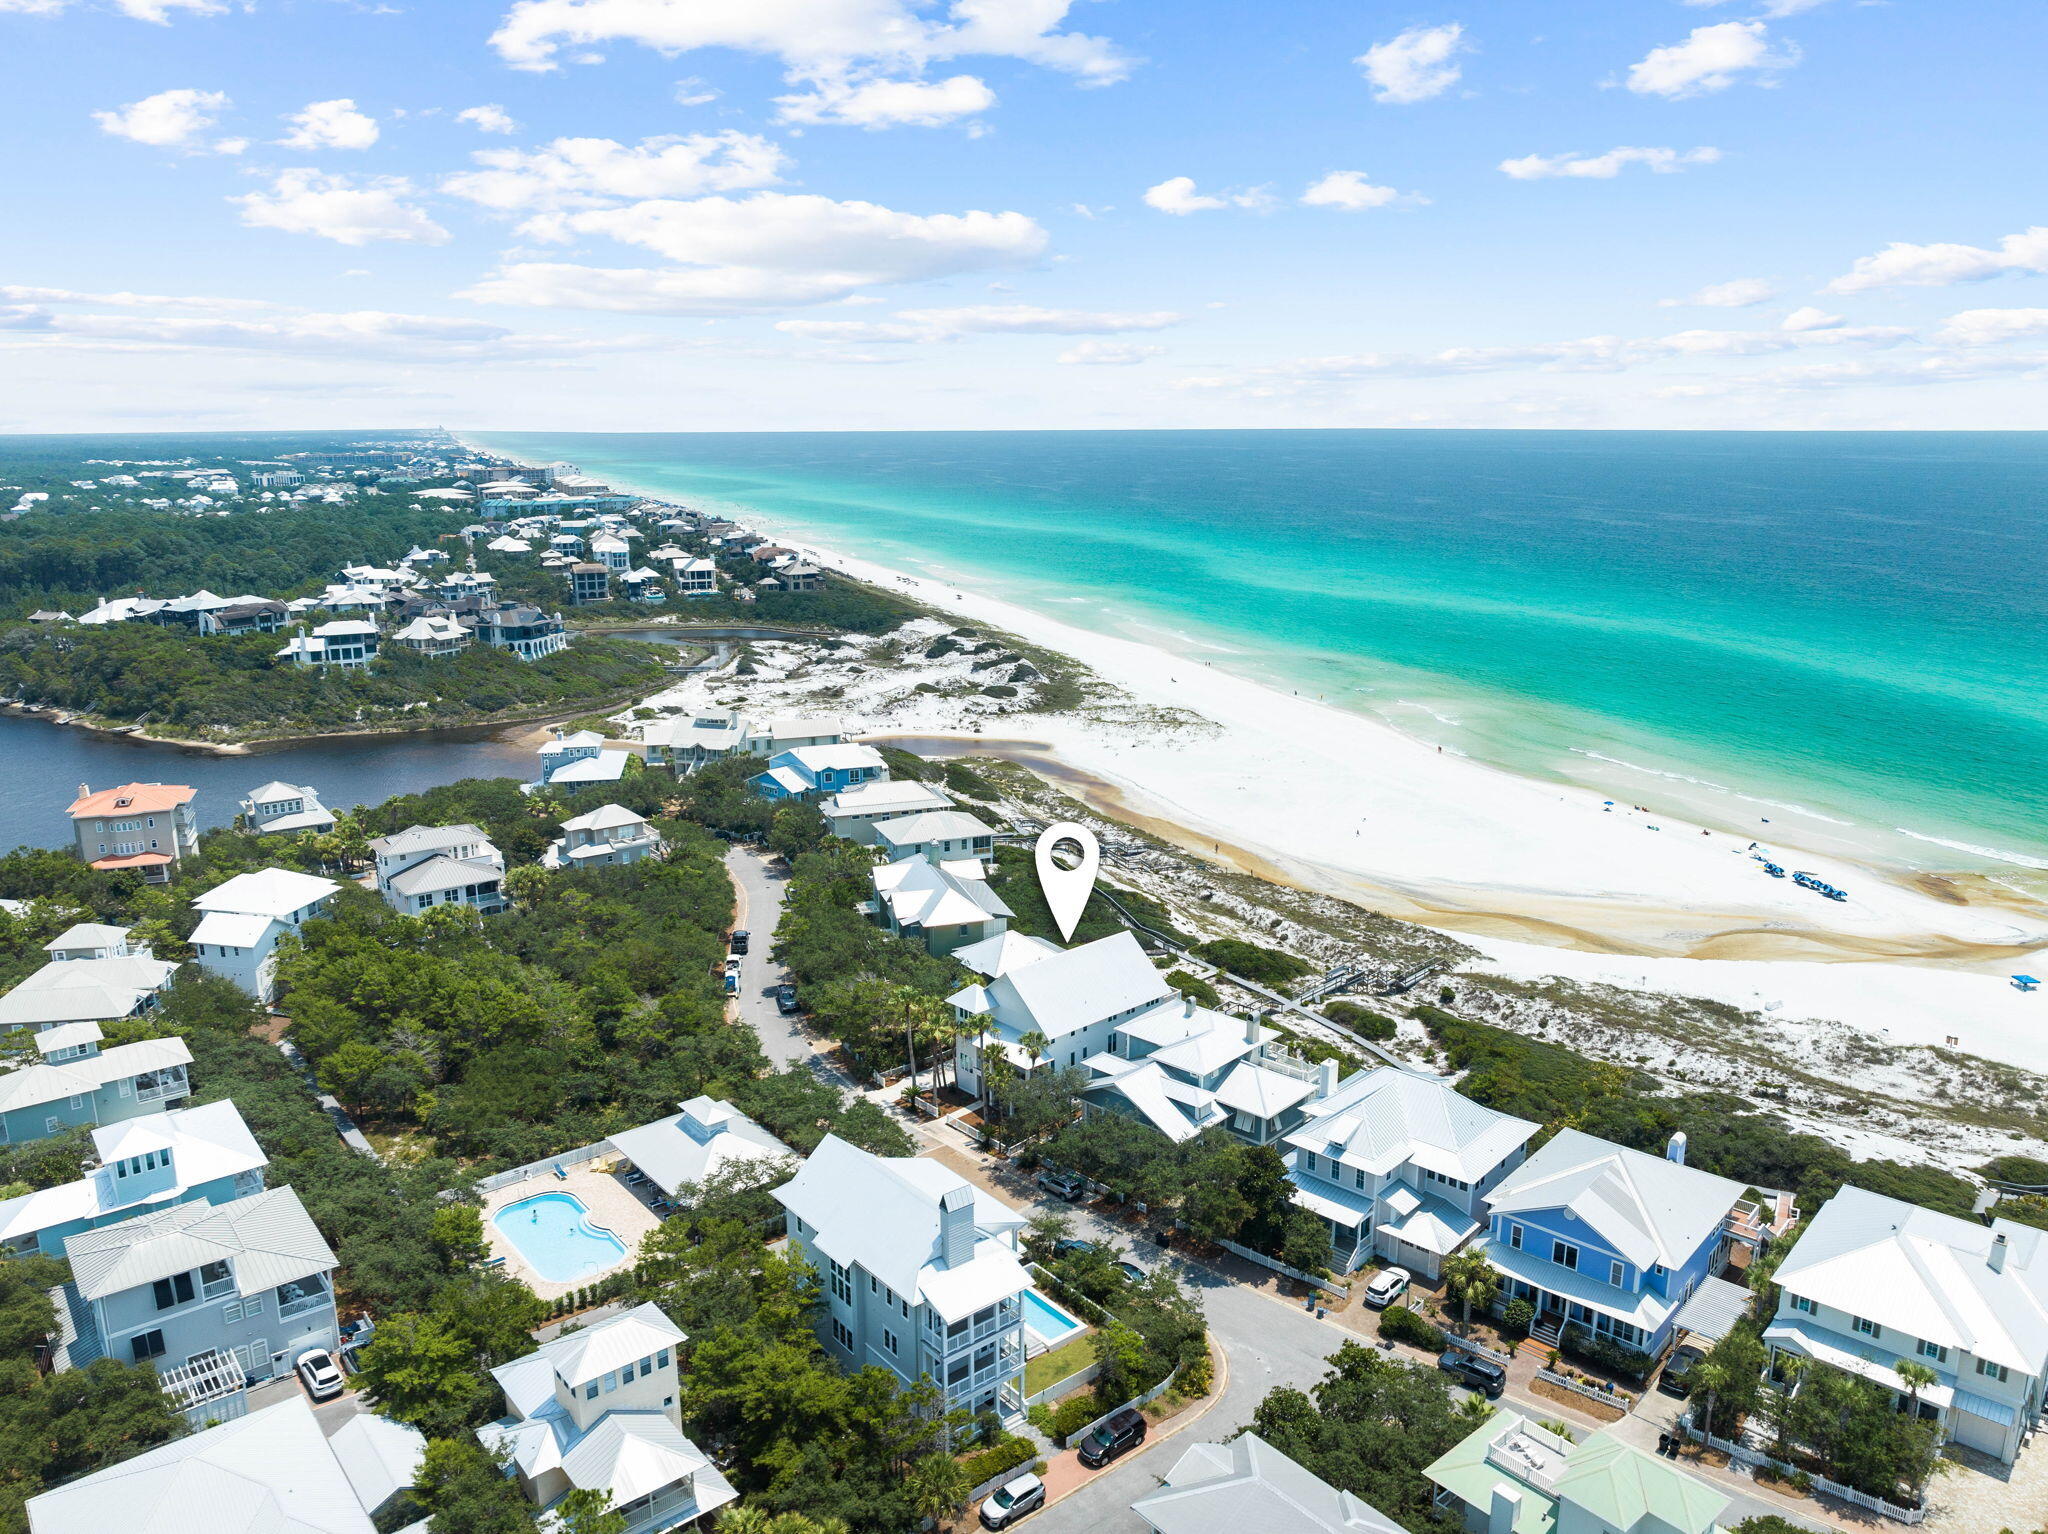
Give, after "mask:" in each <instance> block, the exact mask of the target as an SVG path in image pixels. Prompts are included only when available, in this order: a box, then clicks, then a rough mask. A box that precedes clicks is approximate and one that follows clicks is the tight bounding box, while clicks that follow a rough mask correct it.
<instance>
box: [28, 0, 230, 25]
mask: <svg viewBox="0 0 2048 1534" xmlns="http://www.w3.org/2000/svg"><path fill="white" fill-rule="evenodd" d="M70 4H71V0H0V15H4V14H6V13H7V12H9V11H13V12H16V13H18V14H22V15H28V16H55V15H56V14H57V13H58V12H60V11H62V10H63V9H64V8H65V7H66V6H68V5H70ZM112 4H113V7H114V9H115V10H117V11H119V12H120V13H121V14H122V15H124V16H132V17H134V18H135V19H136V20H137V21H153V22H156V23H157V24H158V25H160V26H166V25H169V23H170V19H171V12H172V11H189V12H191V13H192V14H193V15H195V16H218V15H220V14H221V13H222V12H224V11H225V10H227V7H226V6H225V5H223V4H221V3H220V0H112Z"/></svg>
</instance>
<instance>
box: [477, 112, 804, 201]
mask: <svg viewBox="0 0 2048 1534" xmlns="http://www.w3.org/2000/svg"><path fill="white" fill-rule="evenodd" d="M470 158H471V159H473V160H474V161H476V163H477V164H478V165H479V166H481V167H483V168H482V169H480V170H471V171H460V172H457V173H456V174H454V175H450V176H444V177H443V178H442V180H441V190H442V191H444V192H449V193H452V194H453V195H455V196H457V197H461V198H464V199H466V200H468V201H470V202H474V203H480V204H482V205H483V206H484V207H487V208H492V209H495V210H496V211H498V212H500V213H516V212H524V211H529V210H534V209H560V208H586V207H593V206H596V205H598V204H600V203H604V202H608V201H620V200H627V199H635V200H637V199H640V198H647V197H690V196H695V195H697V194H698V193H701V192H737V191H744V190H746V189H748V188H750V187H757V186H767V185H770V184H771V183H773V182H776V181H779V180H781V179H782V175H781V173H782V172H783V171H784V170H786V169H787V168H788V164H789V161H788V157H787V156H786V155H784V154H783V152H782V149H781V148H780V146H778V145H777V144H775V143H774V142H772V141H771V140H769V139H765V138H762V137H760V136H759V135H757V134H752V133H739V132H734V131H730V130H728V131H726V132H723V133H692V134H688V135H686V136H671V137H666V138H649V139H642V140H641V141H640V142H639V143H638V144H635V145H631V146H628V145H625V144H621V143H620V142H618V140H616V139H608V138H558V139H555V140H554V141H553V142H551V143H548V144H544V145H542V146H541V147H540V148H538V149H479V150H477V151H476V152H475V153H474V154H472V155H471V156H470Z"/></svg>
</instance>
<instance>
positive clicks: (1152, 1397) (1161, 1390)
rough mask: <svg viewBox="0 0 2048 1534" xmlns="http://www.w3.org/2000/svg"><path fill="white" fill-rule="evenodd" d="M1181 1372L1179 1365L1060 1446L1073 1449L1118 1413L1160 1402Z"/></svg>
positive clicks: (1068, 1438) (1083, 1426)
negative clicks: (1145, 1389) (1149, 1387)
mask: <svg viewBox="0 0 2048 1534" xmlns="http://www.w3.org/2000/svg"><path fill="white" fill-rule="evenodd" d="M1180 1371H1181V1366H1180V1365H1179V1364H1175V1365H1174V1367H1173V1372H1172V1373H1171V1374H1169V1375H1167V1376H1166V1378H1165V1379H1163V1380H1161V1381H1160V1382H1159V1383H1158V1384H1156V1385H1154V1386H1153V1387H1152V1388H1151V1389H1150V1390H1147V1391H1145V1392H1143V1393H1142V1394H1140V1395H1135V1396H1132V1397H1131V1399H1130V1400H1128V1401H1126V1402H1124V1404H1123V1405H1121V1406H1113V1407H1111V1408H1110V1409H1109V1410H1108V1411H1106V1412H1104V1413H1103V1414H1102V1415H1101V1416H1099V1417H1097V1418H1096V1419H1095V1420H1094V1421H1093V1422H1089V1423H1084V1424H1083V1425H1082V1426H1080V1427H1077V1428H1075V1429H1074V1431H1073V1432H1071V1433H1069V1434H1067V1436H1066V1437H1065V1438H1062V1439H1061V1440H1060V1446H1061V1447H1062V1448H1068V1449H1071V1448H1072V1447H1073V1446H1074V1445H1075V1444H1077V1443H1079V1442H1080V1441H1081V1440H1082V1439H1084V1438H1086V1437H1087V1436H1088V1435H1089V1434H1090V1433H1092V1432H1094V1431H1095V1430H1096V1429H1097V1428H1099V1427H1101V1426H1102V1424H1103V1423H1105V1422H1107V1421H1108V1420H1109V1419H1110V1418H1111V1417H1114V1416H1115V1415H1116V1414H1117V1413H1118V1412H1120V1411H1129V1410H1131V1409H1133V1408H1134V1407H1139V1406H1144V1405H1147V1404H1149V1403H1150V1402H1153V1401H1156V1400H1158V1399H1159V1398H1160V1397H1161V1396H1163V1395H1165V1394H1166V1392H1167V1391H1169V1390H1171V1389H1173V1382H1174V1381H1175V1380H1177V1379H1179V1378H1180Z"/></svg>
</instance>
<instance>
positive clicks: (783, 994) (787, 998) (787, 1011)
mask: <svg viewBox="0 0 2048 1534" xmlns="http://www.w3.org/2000/svg"><path fill="white" fill-rule="evenodd" d="M775 1010H776V1011H778V1012H780V1013H781V1014H782V1015H783V1016H784V1017H794V1016H795V1015H796V1014H797V1013H799V1012H801V1011H803V1007H802V1006H801V1005H800V1004H799V1003H798V1001H797V999H796V987H795V986H793V985H778V986H777V987H776V988H775Z"/></svg>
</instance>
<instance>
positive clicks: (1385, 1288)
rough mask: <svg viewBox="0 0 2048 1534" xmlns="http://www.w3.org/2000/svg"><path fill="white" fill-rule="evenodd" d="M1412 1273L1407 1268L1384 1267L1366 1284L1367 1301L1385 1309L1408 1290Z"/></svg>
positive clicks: (1378, 1308)
mask: <svg viewBox="0 0 2048 1534" xmlns="http://www.w3.org/2000/svg"><path fill="white" fill-rule="evenodd" d="M1409 1280H1410V1274H1409V1272H1408V1270H1407V1269H1406V1268H1382V1269H1380V1270H1379V1272H1377V1273H1375V1274H1373V1276H1372V1282H1371V1283H1369V1284H1367V1285H1366V1286H1365V1303H1366V1304H1368V1305H1370V1306H1371V1307H1372V1308H1373V1309H1374V1310H1384V1309H1386V1308H1387V1306H1389V1305H1391V1304H1393V1303H1394V1301H1396V1300H1398V1299H1399V1298H1400V1297H1401V1296H1402V1295H1404V1294H1406V1293H1407V1292H1408V1284H1409Z"/></svg>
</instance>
